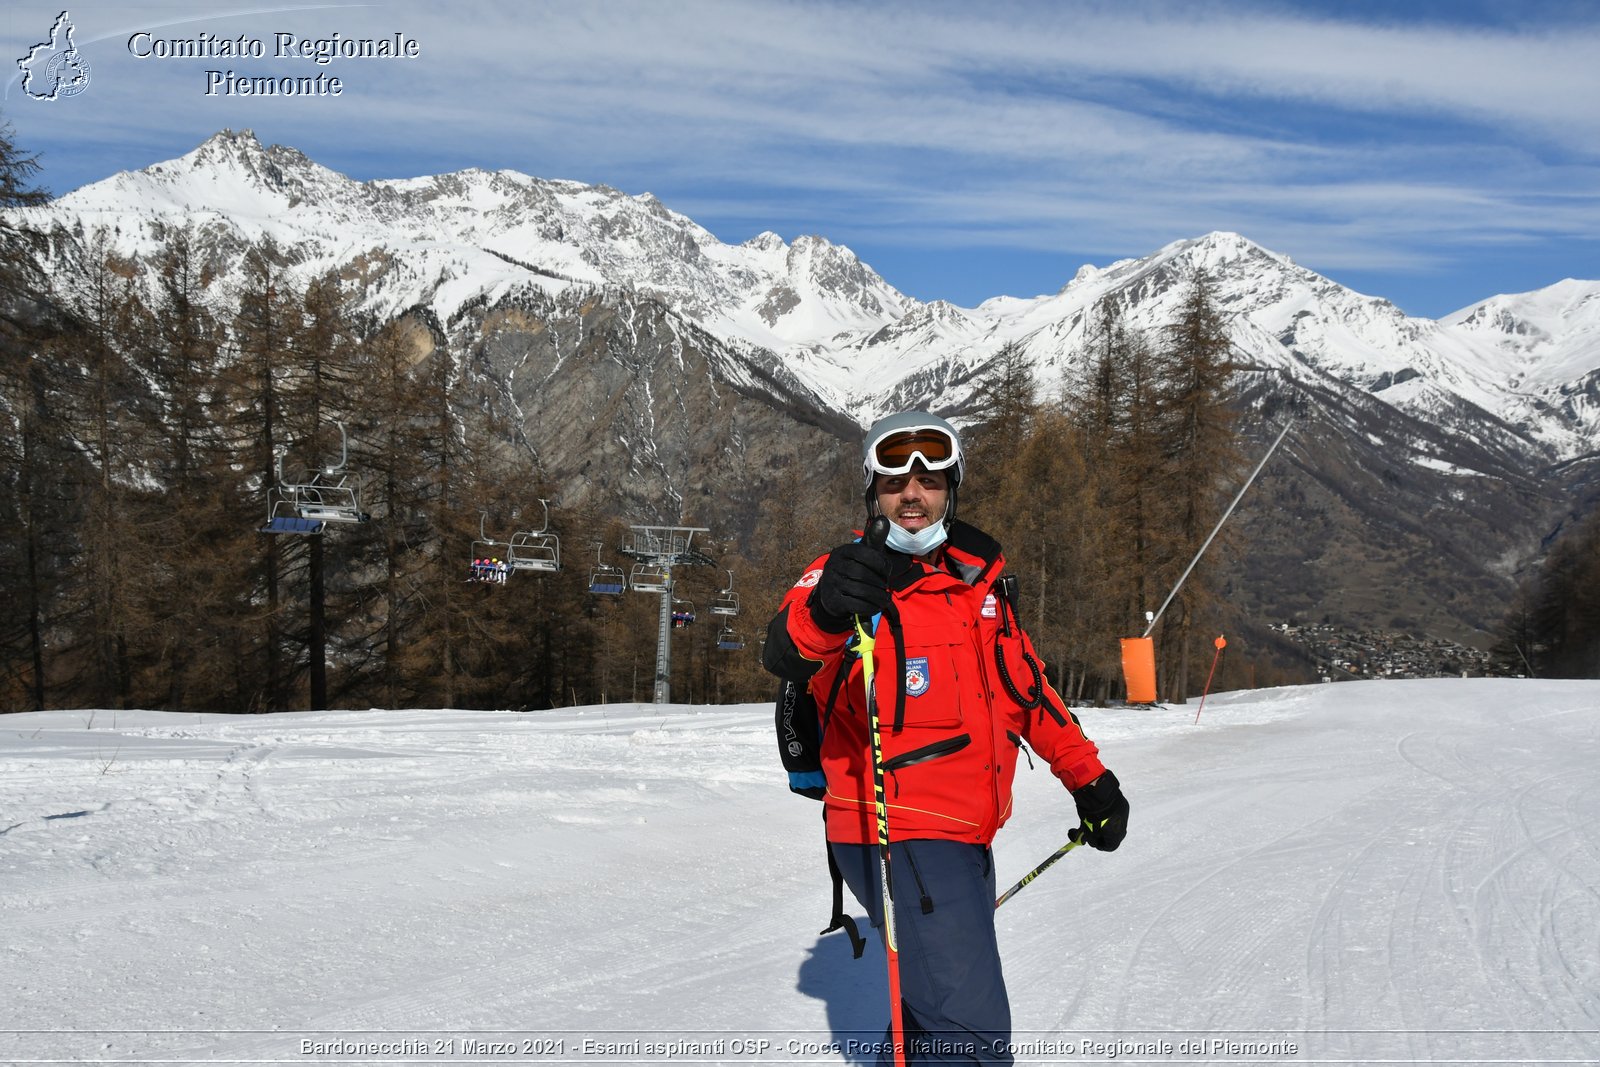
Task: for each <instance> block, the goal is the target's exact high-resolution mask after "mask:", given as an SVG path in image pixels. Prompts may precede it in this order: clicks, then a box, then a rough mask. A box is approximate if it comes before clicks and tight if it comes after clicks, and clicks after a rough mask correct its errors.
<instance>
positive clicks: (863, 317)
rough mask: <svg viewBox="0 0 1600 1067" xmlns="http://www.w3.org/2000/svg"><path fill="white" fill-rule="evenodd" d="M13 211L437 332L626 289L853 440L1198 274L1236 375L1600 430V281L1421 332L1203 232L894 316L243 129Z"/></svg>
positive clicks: (814, 241)
mask: <svg viewBox="0 0 1600 1067" xmlns="http://www.w3.org/2000/svg"><path fill="white" fill-rule="evenodd" d="M18 210H19V211H20V212H22V213H23V214H24V215H26V217H27V218H28V220H29V223H30V224H31V225H33V226H35V227H36V228H40V229H45V230H50V229H58V230H59V231H61V232H66V233H85V232H87V231H88V230H90V229H92V228H94V227H96V226H105V227H106V228H107V229H108V230H112V229H115V230H117V231H118V233H119V236H118V238H117V240H118V241H119V242H120V243H121V245H122V246H123V247H122V249H121V250H122V251H123V252H124V253H125V254H133V255H139V254H144V253H147V252H149V251H150V250H151V249H153V248H154V247H156V245H157V242H158V240H159V238H160V236H161V235H162V234H164V233H167V232H170V230H171V229H172V228H173V227H174V226H182V225H185V224H188V223H191V222H194V221H195V220H202V219H203V220H205V222H206V227H207V234H208V239H209V240H211V241H213V242H214V243H215V244H216V247H215V248H213V254H214V256H215V257H216V258H217V259H219V260H220V261H222V262H223V263H224V266H225V265H226V262H227V261H228V259H229V257H230V256H231V257H234V258H237V256H238V254H239V253H240V252H241V251H242V249H243V248H244V246H245V244H246V243H247V242H249V241H251V240H255V239H257V238H259V237H262V236H270V237H272V238H273V239H274V240H276V241H277V242H278V243H279V244H280V245H281V246H283V247H285V248H286V249H288V250H289V251H290V252H291V253H292V255H293V257H294V259H295V260H296V261H297V262H298V263H299V264H300V265H301V268H302V269H303V270H306V271H308V272H320V271H326V270H333V269H341V268H344V267H346V266H347V265H348V264H350V263H351V262H353V261H356V260H358V259H359V260H361V261H362V262H363V263H367V264H372V263H376V264H380V265H381V269H380V270H377V271H376V272H375V273H374V272H373V271H371V270H369V271H366V272H365V273H364V274H363V277H364V278H366V280H367V288H366V289H365V290H364V292H363V296H364V298H365V299H366V300H367V302H368V305H369V307H370V308H371V309H372V310H373V311H374V312H376V313H379V314H395V313H398V312H399V311H401V310H403V309H405V308H408V307H413V306H416V305H419V304H420V305H426V306H430V307H431V308H432V309H433V310H434V312H435V313H436V314H437V315H438V316H439V318H440V319H441V321H448V320H449V319H450V317H451V316H452V315H453V314H454V313H455V312H456V311H457V310H458V309H459V308H461V307H462V306H464V305H465V304H466V303H467V302H469V301H474V300H482V299H485V298H487V299H490V300H493V299H498V298H499V297H500V296H502V295H504V294H507V293H510V292H511V291H513V290H515V289H517V288H519V287H522V288H529V287H531V288H536V289H540V290H543V291H545V292H559V291H561V290H563V289H566V288H569V287H571V286H575V285H576V286H588V287H595V288H599V287H618V288H621V289H624V290H628V291H631V292H633V293H636V294H638V295H640V296H642V297H644V298H647V299H654V300H658V301H660V302H661V303H662V304H663V305H664V306H665V307H667V308H669V309H671V311H672V312H673V313H674V314H678V315H681V316H682V317H684V318H685V319H687V320H689V321H691V322H693V323H694V324H695V325H696V326H697V327H699V328H700V329H703V330H705V331H707V332H708V333H709V334H710V335H711V336H714V337H717V338H721V339H722V340H723V341H725V342H726V343H728V344H730V345H734V346H737V347H738V348H739V350H740V351H744V352H748V353H751V354H752V355H753V357H754V358H758V359H761V360H768V361H770V360H773V359H776V360H777V361H780V362H781V363H782V365H783V366H784V374H785V380H788V381H792V382H794V383H796V386H797V388H800V389H802V390H804V391H805V392H806V393H807V395H811V396H815V397H817V398H818V399H819V402H821V403H824V404H827V405H829V406H831V407H833V408H834V409H835V410H836V411H837V412H838V413H841V414H848V415H849V416H850V417H852V418H855V419H858V420H862V421H865V420H867V419H870V418H872V417H874V416H875V415H877V414H878V413H880V412H882V411H883V410H885V409H887V408H889V407H893V406H895V405H900V404H910V403H916V404H926V405H932V406H937V407H941V408H944V409H947V410H949V409H959V408H960V407H962V406H963V405H964V404H966V403H967V402H968V401H969V400H970V397H971V393H972V390H973V389H974V388H975V387H976V386H975V376H977V375H978V374H979V372H980V371H981V369H982V367H983V366H984V365H985V364H986V362H987V361H988V360H990V359H992V358H993V355H994V353H995V352H996V351H997V350H998V349H999V348H1000V346H1001V345H1003V344H1006V343H1015V344H1018V345H1021V346H1022V347H1023V348H1024V350H1025V351H1026V352H1027V353H1028V354H1029V355H1030V356H1031V357H1032V358H1033V360H1034V362H1035V364H1036V366H1037V367H1038V368H1039V370H1040V372H1041V374H1042V375H1043V376H1044V377H1043V380H1044V381H1045V382H1046V383H1047V384H1048V383H1050V382H1052V381H1054V380H1056V379H1058V378H1059V376H1060V375H1062V374H1065V373H1070V372H1071V368H1070V363H1071V356H1072V354H1073V353H1074V351H1076V350H1077V349H1078V348H1079V347H1080V346H1081V345H1082V342H1083V340H1084V331H1085V329H1086V328H1087V323H1088V321H1089V319H1090V311H1091V309H1093V308H1094V307H1096V306H1097V305H1100V304H1101V303H1103V302H1109V303H1110V304H1111V305H1112V306H1114V307H1116V308H1117V309H1118V310H1119V311H1120V312H1121V313H1122V314H1123V315H1124V316H1125V318H1126V320H1127V322H1128V324H1129V325H1131V326H1134V327H1138V328H1144V329H1146V330H1149V331H1152V332H1153V333H1159V331H1160V329H1161V327H1163V326H1164V325H1165V324H1167V323H1169V322H1171V321H1172V319H1173V316H1174V314H1175V313H1176V309H1177V307H1178V301H1179V300H1180V299H1181V295H1182V293H1183V292H1184V290H1185V286H1186V283H1187V281H1188V279H1190V278H1192V277H1193V276H1194V275H1195V274H1196V272H1199V271H1204V272H1206V274H1207V276H1208V277H1209V278H1210V280H1211V283H1212V290H1213V294H1214V296H1215V298H1216V300H1217V303H1218V306H1219V307H1220V308H1221V309H1222V311H1223V312H1224V314H1225V315H1226V316H1227V318H1228V321H1229V323H1230V329H1231V330H1232V332H1233V337H1234V341H1235V344H1236V346H1237V347H1238V355H1239V357H1240V359H1241V361H1243V362H1247V363H1253V364H1255V365H1258V366H1265V367H1274V368H1279V369H1281V370H1283V371H1285V372H1286V373H1291V374H1312V375H1321V376H1326V377H1328V378H1330V379H1335V380H1338V381H1341V382H1345V383H1348V384H1349V385H1351V386H1354V387H1356V388H1359V389H1362V390H1365V391H1368V392H1369V393H1372V394H1375V395H1377V396H1379V397H1381V398H1383V399H1384V401H1385V402H1386V403H1392V404H1394V405H1396V406H1398V407H1400V408H1401V409H1402V410H1404V411H1406V412H1408V413H1409V414H1411V415H1418V416H1424V417H1432V416H1433V415H1435V414H1437V413H1438V412H1440V411H1443V410H1446V409H1448V408H1451V407H1452V406H1454V405H1459V404H1466V405H1470V407H1471V408H1472V409H1474V410H1477V411H1480V412H1482V413H1483V414H1484V416H1485V417H1487V418H1489V419H1491V420H1501V421H1503V422H1504V423H1505V424H1506V425H1507V426H1508V427H1510V428H1511V429H1510V431H1509V432H1511V433H1514V434H1517V435H1521V437H1522V439H1523V440H1524V441H1525V442H1526V443H1527V444H1528V445H1529V446H1530V447H1535V448H1542V449H1549V450H1551V453H1552V454H1553V455H1556V456H1561V455H1572V454H1576V453H1577V452H1579V451H1582V450H1583V449H1585V448H1591V447H1592V441H1593V439H1594V436H1595V435H1596V432H1597V430H1600V402H1596V400H1595V398H1594V394H1595V393H1596V392H1600V385H1597V384H1596V383H1597V378H1600V354H1597V349H1600V345H1597V338H1600V282H1592V281H1575V280H1574V281H1565V282H1561V283H1558V284H1557V285H1554V286H1551V287H1549V288H1548V289H1545V290H1541V291H1539V292H1537V293H1531V294H1521V295H1519V296H1501V297H1492V298H1490V299H1488V300H1485V301H1482V302H1480V303H1478V304H1475V305H1473V306H1471V307H1468V308H1465V309H1463V310H1462V311H1460V312H1458V313H1456V314H1455V315H1452V316H1449V317H1447V318H1445V319H1443V320H1440V321H1438V322H1435V321H1432V320H1428V319H1420V318H1412V317H1408V316H1406V315H1405V314H1404V313H1403V312H1402V311H1401V310H1400V309H1399V308H1397V307H1395V305H1393V304H1392V303H1390V302H1389V301H1387V300H1383V299H1381V298H1378V297H1373V296H1367V295H1363V294H1361V293H1357V292H1354V291H1352V290H1350V289H1348V288H1346V287H1344V286H1342V285H1339V284H1338V283H1336V282H1334V281H1332V280H1330V279H1328V278H1326V277H1323V276H1322V275H1319V274H1316V273H1315V272H1313V271H1310V270H1307V269H1306V268H1304V267H1301V266H1299V265H1297V264H1295V263H1294V261H1293V260H1291V259H1290V258H1289V257H1287V256H1284V255H1281V254H1279V253H1276V252H1273V251H1270V250H1268V249H1266V248H1263V247H1262V246H1260V245H1258V244H1256V243H1255V242H1254V241H1251V240H1250V239H1249V238H1247V237H1245V236H1243V235H1241V234H1238V233H1231V232H1226V231H1218V232H1213V233H1208V234H1205V235H1203V236H1199V237H1194V238H1186V239H1182V240H1176V241H1173V242H1171V243H1170V244H1168V245H1166V246H1165V247H1163V248H1161V249H1158V250H1157V251H1155V252H1154V253H1152V254H1150V255H1148V256H1143V257H1138V258H1128V259H1123V260H1119V261H1117V262H1114V263H1111V264H1109V265H1107V266H1103V267H1099V266H1094V265H1085V266H1083V267H1082V268H1080V269H1079V270H1078V271H1077V273H1076V274H1075V275H1074V276H1073V277H1072V279H1071V281H1069V282H1068V283H1067V284H1066V285H1065V286H1064V287H1062V288H1061V289H1060V290H1058V291H1057V292H1055V293H1051V294H1048V295H1044V296H1038V297H1032V298H1015V297H996V298H993V299H990V300H986V301H984V302H983V303H982V304H980V305H979V306H978V307H976V308H970V309H962V308H956V307H954V306H953V305H949V304H947V303H943V302H937V301H936V302H934V303H932V304H924V303H922V302H920V301H917V300H915V299H912V298H910V297H908V296H906V295H905V294H903V293H901V292H900V291H898V290H897V289H895V288H894V287H893V286H892V285H891V284H890V283H889V282H887V281H886V280H884V279H883V278H882V277H881V276H879V275H878V274H877V272H875V271H874V270H873V269H872V268H871V267H870V266H868V265H867V264H866V263H864V262H863V261H862V260H861V259H860V258H859V257H858V256H857V255H856V254H855V252H854V251H852V250H851V249H850V248H848V247H846V246H844V245H842V244H836V243H834V242H832V241H830V240H828V239H827V238H826V237H823V236H820V235H815V234H813V235H805V236H800V237H796V238H795V239H794V240H793V242H792V243H786V242H785V241H784V239H783V238H782V237H780V236H779V235H778V234H776V233H773V232H771V231H766V232H762V233H760V234H757V235H756V236H754V237H751V238H749V239H748V240H745V241H744V242H743V243H740V244H725V243H723V242H722V241H721V240H719V239H718V238H717V237H716V236H715V235H714V234H712V233H711V232H710V231H708V230H706V229H705V228H704V227H702V226H701V225H699V224H698V223H696V222H695V221H694V220H693V219H691V218H689V217H687V216H685V215H682V214H679V213H677V212H674V211H673V210H671V209H670V208H669V207H668V206H667V205H666V204H664V203H663V202H662V201H661V200H660V199H659V198H658V197H656V196H655V195H654V194H652V193H649V192H642V193H638V194H636V195H630V194H628V193H625V192H623V191H620V190H617V189H614V188H611V187H608V186H604V185H586V184H583V183H580V182H574V181H568V180H561V179H546V178H537V177H532V176H529V175H526V174H521V173H518V172H515V171H509V170H499V171H486V170H481V169H475V168H473V169H467V170H461V171H456V172H454V173H450V174H442V175H436V176H430V177H417V178H404V179H381V180H371V181H355V180H353V179H351V178H348V177H346V176H345V175H342V174H339V173H337V172H334V171H332V170H329V169H328V168H325V167H322V166H320V165H319V164H317V163H315V162H313V161H312V160H310V159H308V158H307V157H306V156H304V155H303V154H302V153H300V152H299V151H297V150H296V149H293V148H288V147H284V146H279V145H273V146H270V147H264V146H262V145H261V143H260V142H259V141H258V140H257V139H256V137H255V135H254V134H253V133H252V132H250V131H249V130H241V131H232V130H223V131H221V132H219V133H218V134H216V135H215V136H213V137H211V138H210V139H208V140H207V141H206V142H205V143H203V144H201V145H200V146H198V147H197V148H196V149H195V150H194V151H192V152H190V153H188V154H186V155H184V156H182V157H180V158H178V159H175V160H171V161H169V162H165V163H160V164H156V165H154V166H151V167H148V168H146V169H144V170H142V171H136V172H125V173H121V174H117V175H115V176H113V177H111V178H108V179H106V180H105V181H102V182H98V183H95V184H93V185H90V186H86V187H84V188H82V189H79V190H77V191H75V192H73V193H70V194H68V195H67V196H64V197H62V198H61V199H60V200H58V201H56V202H55V203H54V204H51V205H47V206H45V207H42V208H33V209H18ZM1401 386H1403V388H1400V387H1401Z"/></svg>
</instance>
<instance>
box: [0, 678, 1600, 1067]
mask: <svg viewBox="0 0 1600 1067" xmlns="http://www.w3.org/2000/svg"><path fill="white" fill-rule="evenodd" d="M1196 710H1197V708H1196V705H1195V704H1193V703H1191V704H1190V705H1188V706H1170V707H1162V708H1155V709H1136V708H1114V709H1095V708H1087V709H1081V715H1082V718H1083V721H1084V725H1085V727H1086V729H1087V730H1088V732H1089V733H1090V735H1091V736H1092V737H1094V739H1095V740H1096V741H1097V742H1098V743H1099V744H1100V746H1101V749H1102V752H1103V755H1104V758H1105V760H1106V762H1107V764H1108V765H1109V766H1110V767H1112V768H1113V769H1115V770H1116V772H1117V774H1118V776H1119V777H1120V778H1121V779H1122V781H1123V782H1124V784H1125V787H1126V790H1127V794H1128V796H1129V798H1130V800H1131V802H1132V805H1133V811H1132V819H1131V824H1130V832H1129V836H1128V838H1127V841H1126V843H1125V844H1124V845H1123V847H1122V848H1121V849H1120V850H1119V851H1117V852H1115V853H1097V852H1091V851H1089V850H1087V849H1078V850H1076V851H1074V852H1072V853H1071V854H1070V855H1068V856H1066V857H1065V858H1064V859H1062V861H1061V862H1060V863H1058V864H1057V865H1056V866H1054V867H1053V868H1051V869H1050V870H1049V871H1048V872H1047V873H1045V874H1044V875H1042V876H1041V877H1040V878H1038V879H1037V880H1036V881H1034V882H1033V883H1032V884H1030V885H1029V886H1028V887H1027V888H1026V889H1024V890H1023V891H1022V892H1021V893H1019V894H1018V895H1017V896H1016V897H1015V898H1014V899H1012V900H1011V901H1009V902H1008V903H1007V904H1006V905H1005V907H1004V908H1002V909H1001V911H1000V913H999V915H998V917H997V921H998V924H999V930H1000V939H1001V948H1002V953H1003V957H1004V960H1005V966H1006V971H1007V977H1008V982H1009V985H1010V989H1011V995H1012V1007H1013V1014H1014V1018H1015V1025H1016V1033H1015V1044H1016V1046H1017V1048H1018V1057H1017V1060H1018V1063H1023V1064H1054V1063H1105V1062H1113V1061H1119V1062H1146V1063H1150V1062H1161V1063H1201V1062H1229V1063H1241V1062H1250V1063H1309V1062H1324V1063H1326V1062H1341V1063H1374V1062H1379V1061H1389V1062H1407V1063H1411V1062H1422V1063H1463V1062H1472V1063H1509V1062H1517V1063H1546V1062H1565V1063H1577V1062H1595V1061H1596V1060H1600V889H1597V887H1600V773H1596V767H1597V766H1600V683H1596V682H1556V681H1534V680H1464V679H1463V680H1453V679H1452V680H1430V681H1395V682H1351V683H1339V684H1332V685H1321V686H1305V687H1295V688H1282V689H1270V690H1257V691H1250V692H1238V693H1227V694H1220V695H1213V696H1212V697H1211V698H1210V699H1209V700H1208V701H1207V702H1206V704H1205V707H1204V713H1203V715H1202V716H1201V718H1200V721H1199V723H1198V725H1197V724H1196V723H1195V721H1194V720H1195V716H1196ZM1035 762H1036V763H1038V766H1037V768H1036V769H1034V770H1032V771H1030V770H1029V769H1028V767H1027V765H1026V764H1024V765H1023V766H1022V767H1021V769H1020V770H1019V772H1018V782H1017V813H1016V815H1015V816H1014V818H1013V819H1012V821H1011V823H1010V824H1009V825H1008V826H1007V827H1006V828H1005V829H1004V830H1003V831H1002V832H1001V836H1000V838H999V841H998V842H997V845H996V863H997V866H998V870H999V881H1000V885H1001V888H1004V887H1006V886H1008V885H1010V884H1011V883H1012V882H1014V881H1016V880H1017V879H1019V878H1020V877H1021V876H1022V875H1023V874H1024V873H1026V872H1027V870H1028V869H1029V868H1031V867H1032V866H1033V865H1034V864H1036V863H1037V862H1039V861H1040V860H1042V859H1044V858H1045V857H1046V856H1047V855H1049V854H1050V853H1051V852H1052V851H1053V850H1054V849H1055V848H1056V847H1058V846H1059V845H1060V844H1062V843H1063V842H1064V841H1065V839H1066V833H1067V831H1068V829H1069V828H1070V827H1071V825H1072V823H1073V820H1074V816H1073V809H1072V804H1071V800H1070V798H1069V797H1068V796H1067V794H1066V793H1065V792H1064V791H1063V790H1062V789H1061V788H1060V787H1059V785H1058V784H1057V783H1056V782H1055V781H1054V780H1053V779H1052V778H1051V777H1050V775H1049V772H1048V770H1047V769H1046V768H1045V767H1044V766H1043V764H1042V762H1039V761H1037V760H1036V761H1035ZM850 904H851V908H850V910H851V911H852V913H854V914H856V915H857V916H860V915H861V909H859V908H857V907H855V906H854V903H853V902H850ZM828 906H829V882H828V876H827V869H826V864H825V861H824V856H823V851H822V826H821V818H820V808H819V807H818V806H817V805H816V804H815V803H813V802H811V801H808V800H805V799H803V798H801V797H798V796H795V795H792V794H790V793H789V792H788V790H787V787H786V784H785V779H784V775H783V773H782V770H781V769H780V767H779V764H778V759H777V753H776V750H775V742H774V738H773V731H772V713H771V709H770V707H767V706H764V705H740V706H726V707H704V706H693V707H690V706H683V705H669V706H663V707H654V706H650V705H609V706H603V707H582V708H572V709H564V710H558V711H550V712H536V713H526V714H517V713H511V712H478V711H438V710H409V711H364V712H352V711H339V712H316V713H286V714H274V715H262V716H221V715H196V714H167V713H158V712H148V711H139V712H126V711H124V712H113V711H104V710H102V711H88V710H85V711H50V712H37V713H26V714H17V715H8V716H5V717H0V958H3V960H4V967H3V969H4V973H5V975H6V982H5V987H6V989H5V992H6V996H5V1004H6V1011H5V1018H6V1022H5V1024H4V1029H3V1030H0V1061H3V1062H6V1063H19V1062H31V1063H40V1062H46V1063H49V1062H74V1063H76V1062H122V1061H128V1062H133V1061H138V1062H142V1063H196V1062H198V1063H210V1062H221V1061H233V1062H253V1063H294V1064H308V1063H358V1062H359V1063H400V1062H406V1063H424V1062H425V1063H465V1062H475V1063H481V1062H507V1063H524V1064H526V1063H569V1064H578V1063H676V1064H682V1063H692V1064H755V1063H785V1064H798V1063H822V1064H829V1063H868V1062H871V1061H872V1059H873V1055H874V1052H875V1047H874V1046H875V1044H876V1043H877V1042H878V1041H879V1040H881V1034H882V1027H883V1024H884V1020H885V1018H886V1004H885V1001H886V994H885V992H884V990H885V978H884V973H883V971H884V965H883V956H882V952H881V949H879V947H878V946H877V945H876V944H872V945H869V948H868V950H867V955H866V957H865V958H864V959H863V960H860V961H852V960H851V958H850V951H849V947H848V944H847V943H846V941H845V938H844V936H843V935H842V934H839V933H834V934H830V935H827V936H820V935H819V934H818V933H817V931H818V930H820V929H821V928H822V926H823V925H825V922H826V919H827V915H828Z"/></svg>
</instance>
